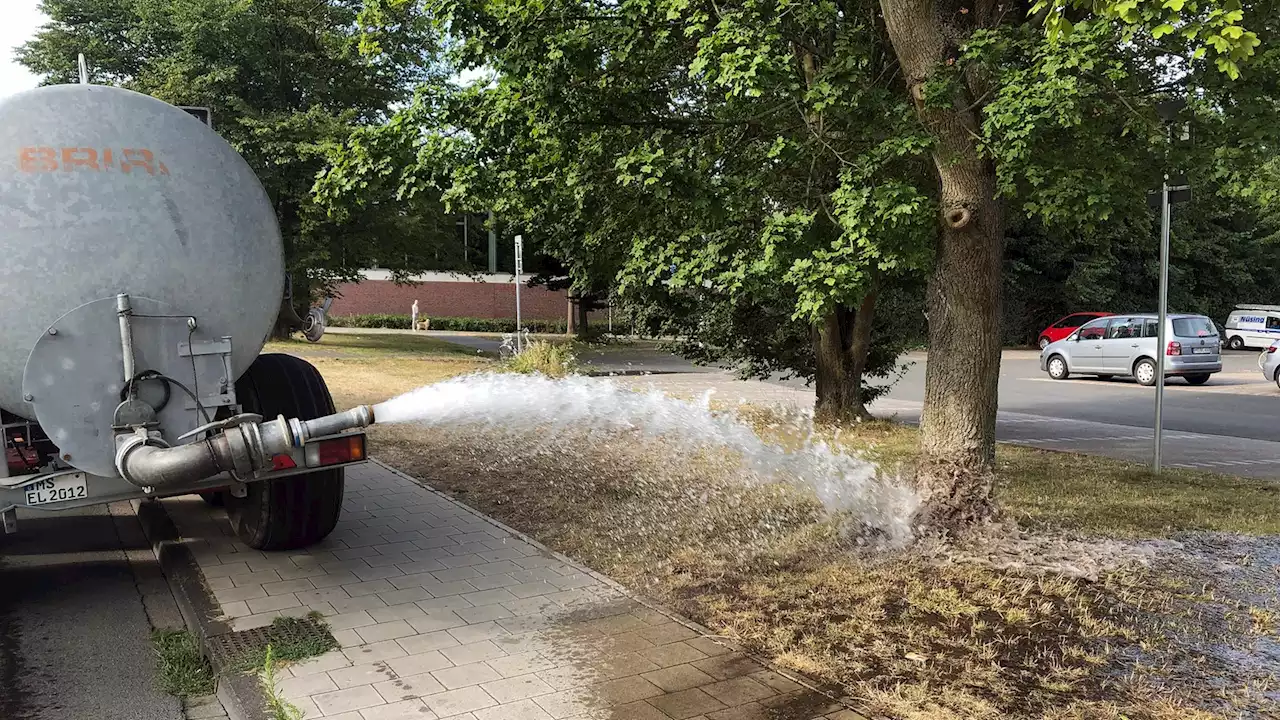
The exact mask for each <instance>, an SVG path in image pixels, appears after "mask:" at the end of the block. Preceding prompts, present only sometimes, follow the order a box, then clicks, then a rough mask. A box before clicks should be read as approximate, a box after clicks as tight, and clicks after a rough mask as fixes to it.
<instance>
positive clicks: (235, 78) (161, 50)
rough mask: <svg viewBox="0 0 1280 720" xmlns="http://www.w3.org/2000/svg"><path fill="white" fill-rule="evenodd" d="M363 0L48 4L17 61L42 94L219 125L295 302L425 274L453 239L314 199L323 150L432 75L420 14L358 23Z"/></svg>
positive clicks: (397, 215) (411, 219) (374, 207)
mask: <svg viewBox="0 0 1280 720" xmlns="http://www.w3.org/2000/svg"><path fill="white" fill-rule="evenodd" d="M361 6H362V4H361V2H360V1H359V0H254V1H253V2H245V1H243V0H43V1H42V3H41V8H42V10H43V11H44V13H45V14H46V15H48V16H49V18H50V21H49V23H47V24H46V25H45V26H44V27H43V28H41V29H40V31H39V32H38V33H37V35H36V37H35V38H34V39H32V40H31V41H29V42H27V43H26V44H25V45H23V46H21V47H20V48H19V49H18V53H17V56H18V59H19V61H20V62H21V63H22V64H23V65H25V66H26V67H28V68H29V69H30V70H32V71H33V72H35V73H37V74H39V75H41V76H43V77H44V79H45V82H47V83H65V82H74V81H75V78H76V74H77V69H76V54H77V53H78V52H84V53H85V55H86V57H87V59H88V62H89V66H90V76H91V79H92V80H93V81H94V82H99V83H110V84H117V85H122V86H125V87H128V88H130V89H133V90H137V91H139V92H144V93H147V94H150V95H154V96H156V97H158V98H160V99H162V100H165V101H167V102H171V103H174V104H177V105H200V106H207V107H210V108H212V112H213V121H214V127H215V129H216V130H217V131H218V133H219V134H221V135H222V136H223V137H224V138H225V139H226V140H227V141H228V142H229V143H230V144H231V145H232V146H233V147H234V148H235V149H236V150H237V151H239V152H240V154H241V155H243V156H244V158H245V159H246V160H247V161H248V163H249V165H250V166H251V167H252V168H253V169H254V171H255V172H256V173H257V175H258V177H259V178H260V179H261V180H262V183H263V185H264V187H265V188H266V190H267V193H268V195H269V196H270V197H271V199H272V202H273V203H274V204H275V206H276V208H277V212H278V219H279V222H280V226H281V231H282V233H283V235H284V237H285V247H286V254H287V259H288V263H289V268H290V270H291V271H292V272H293V274H294V282H295V287H296V288H297V289H298V291H299V294H301V295H303V296H304V300H305V295H306V294H307V292H306V286H307V285H308V284H310V285H312V286H313V288H314V289H315V290H317V291H318V290H320V289H322V288H324V287H326V286H329V285H332V284H333V283H335V282H338V281H341V280H349V279H354V278H355V276H356V274H357V273H358V271H359V270H360V269H361V268H362V267H367V266H370V265H372V264H373V263H374V261H375V260H379V261H381V263H380V264H383V265H386V266H388V267H390V268H392V269H394V270H397V271H400V272H402V273H412V272H417V271H421V270H424V269H427V266H428V264H429V263H430V262H431V260H432V259H433V258H434V253H433V251H432V250H433V245H434V244H437V243H438V242H439V240H440V239H442V238H445V237H449V238H452V233H453V231H454V230H453V223H452V221H449V220H446V219H444V218H443V217H442V216H441V215H440V212H439V206H438V205H437V206H435V207H431V206H430V205H429V203H426V202H420V203H419V204H417V205H415V206H413V207H412V208H408V210H412V211H413V212H406V211H405V210H406V209H405V208H400V207H397V206H396V205H395V204H394V203H393V202H392V200H393V199H392V198H391V197H390V196H383V197H376V196H374V195H373V194H372V193H371V192H367V193H366V198H365V202H364V204H363V205H362V206H361V207H360V208H357V209H349V210H348V211H346V212H343V213H333V214H330V213H328V212H326V210H325V209H323V208H320V207H319V206H317V205H316V204H315V203H314V202H313V200H312V197H311V190H312V186H313V184H314V181H315V176H316V174H317V173H318V172H319V171H320V170H321V169H322V168H323V167H324V166H325V162H326V157H327V155H326V148H327V147H329V146H330V145H333V144H338V143H341V142H342V141H344V140H345V139H346V138H347V137H348V136H349V135H350V133H351V132H352V130H353V128H356V127H360V126H362V125H366V124H369V123H377V122H381V121H382V120H384V119H385V117H386V114H387V112H388V109H389V108H391V107H392V106H394V105H396V104H397V103H401V102H403V101H404V100H405V99H407V96H408V92H409V88H411V87H412V86H413V85H415V84H417V83H420V82H424V81H426V80H428V79H429V78H431V77H432V73H433V72H434V70H433V68H432V67H431V66H430V64H429V63H427V62H424V60H425V58H427V57H428V56H429V53H430V51H431V44H432V39H431V37H430V35H429V34H428V33H427V32H426V31H427V25H426V21H425V18H424V16H423V15H422V14H421V12H420V10H419V7H418V5H417V4H416V3H412V2H393V3H388V4H387V5H386V6H385V7H382V8H381V10H380V12H378V13H362V12H361Z"/></svg>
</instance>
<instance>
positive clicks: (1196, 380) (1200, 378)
mask: <svg viewBox="0 0 1280 720" xmlns="http://www.w3.org/2000/svg"><path fill="white" fill-rule="evenodd" d="M1182 379H1183V380H1186V381H1187V384H1188V385H1203V384H1205V383H1207V382H1209V373H1196V374H1195V375H1184V376H1183V378H1182Z"/></svg>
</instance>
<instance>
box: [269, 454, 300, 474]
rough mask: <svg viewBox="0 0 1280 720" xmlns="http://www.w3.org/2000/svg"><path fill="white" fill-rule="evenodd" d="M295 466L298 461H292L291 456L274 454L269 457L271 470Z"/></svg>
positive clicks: (288, 468)
mask: <svg viewBox="0 0 1280 720" xmlns="http://www.w3.org/2000/svg"><path fill="white" fill-rule="evenodd" d="M296 467H298V463H296V462H294V461H293V458H291V457H289V456H288V455H276V456H274V457H272V458H271V469H272V470H292V469H293V468H296Z"/></svg>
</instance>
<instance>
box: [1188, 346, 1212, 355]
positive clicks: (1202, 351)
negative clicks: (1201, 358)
mask: <svg viewBox="0 0 1280 720" xmlns="http://www.w3.org/2000/svg"><path fill="white" fill-rule="evenodd" d="M1191 352H1192V353H1193V354H1195V355H1208V354H1209V353H1211V352H1213V348H1191Z"/></svg>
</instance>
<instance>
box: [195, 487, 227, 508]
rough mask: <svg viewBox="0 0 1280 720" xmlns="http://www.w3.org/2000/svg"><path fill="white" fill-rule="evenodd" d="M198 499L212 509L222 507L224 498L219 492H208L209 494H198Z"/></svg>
mask: <svg viewBox="0 0 1280 720" xmlns="http://www.w3.org/2000/svg"><path fill="white" fill-rule="evenodd" d="M200 499H201V500H204V501H205V503H206V504H208V505H210V506H212V507H222V506H223V504H224V501H225V500H226V496H225V495H224V494H223V492H222V491H221V490H210V491H209V492H202V493H200Z"/></svg>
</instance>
